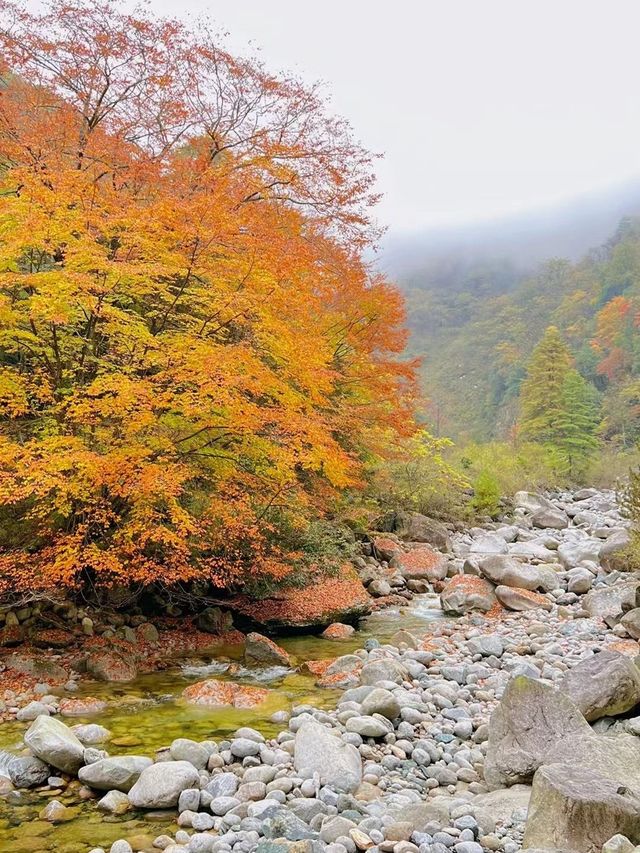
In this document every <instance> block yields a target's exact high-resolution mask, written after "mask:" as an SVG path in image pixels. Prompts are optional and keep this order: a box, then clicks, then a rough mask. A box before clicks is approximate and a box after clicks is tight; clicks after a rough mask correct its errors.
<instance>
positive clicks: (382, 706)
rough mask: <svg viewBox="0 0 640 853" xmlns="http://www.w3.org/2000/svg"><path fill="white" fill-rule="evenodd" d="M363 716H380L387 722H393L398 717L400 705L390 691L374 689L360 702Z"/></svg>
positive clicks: (381, 688) (380, 688)
mask: <svg viewBox="0 0 640 853" xmlns="http://www.w3.org/2000/svg"><path fill="white" fill-rule="evenodd" d="M361 707H362V713H363V714H367V715H369V714H381V715H382V716H383V717H386V718H387V719H388V720H395V718H396V717H398V716H399V715H400V703H399V702H398V700H397V699H396V697H395V696H394V695H393V693H392V692H391V691H390V690H385V689H384V688H383V687H374V689H373V690H372V691H371V693H369V694H368V695H367V696H365V697H364V699H363V700H362V706H361Z"/></svg>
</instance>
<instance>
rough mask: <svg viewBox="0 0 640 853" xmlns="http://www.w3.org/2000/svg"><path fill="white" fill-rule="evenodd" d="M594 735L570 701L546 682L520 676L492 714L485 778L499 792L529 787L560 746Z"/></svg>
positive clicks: (509, 687) (513, 680)
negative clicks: (522, 785) (525, 784)
mask: <svg viewBox="0 0 640 853" xmlns="http://www.w3.org/2000/svg"><path fill="white" fill-rule="evenodd" d="M590 732H591V728H590V726H589V724H588V723H587V721H586V720H585V718H584V717H583V715H582V714H581V713H580V711H579V709H578V708H577V707H576V706H575V705H574V704H573V702H571V700H570V699H568V698H567V697H566V696H564V695H563V694H562V693H559V692H558V691H557V690H554V688H553V687H549V686H548V685H546V684H544V683H543V682H542V681H537V680H535V679H533V678H528V677H527V676H526V675H518V676H516V677H515V678H512V679H511V681H509V683H508V684H507V686H506V688H505V691H504V693H503V695H502V699H501V701H500V704H499V705H498V706H497V707H496V708H495V710H494V712H493V714H492V715H491V720H490V722H489V743H488V746H487V757H486V760H485V766H484V775H485V779H486V780H487V782H488V783H489V784H490V785H491V786H492V787H496V788H498V787H504V786H505V785H507V786H508V785H515V784H516V783H518V782H529V781H531V779H532V778H533V774H534V773H535V772H536V770H537V769H538V767H540V766H541V765H542V764H545V763H546V762H547V760H548V758H549V756H550V755H552V754H553V752H554V750H555V749H556V747H557V745H558V744H559V743H560V742H562V741H563V740H565V739H567V738H570V737H573V736H575V735H587V734H588V733H590Z"/></svg>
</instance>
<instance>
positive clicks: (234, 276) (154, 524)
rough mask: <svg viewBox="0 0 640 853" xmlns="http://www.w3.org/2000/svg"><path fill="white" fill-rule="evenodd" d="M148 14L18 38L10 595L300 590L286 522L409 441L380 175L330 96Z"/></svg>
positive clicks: (7, 426) (10, 156)
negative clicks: (370, 262) (377, 222)
mask: <svg viewBox="0 0 640 853" xmlns="http://www.w3.org/2000/svg"><path fill="white" fill-rule="evenodd" d="M16 9H18V7H16V6H15V5H14V4H8V5H6V6H5V12H4V14H5V15H8V14H11V13H12V11H13V12H16ZM137 14H138V13H137ZM140 15H141V17H138V18H134V17H132V16H130V15H128V14H125V12H124V11H122V9H121V7H120V6H119V5H118V4H117V3H115V2H109V0H107V2H102V3H99V4H95V3H93V2H89V0H74V2H73V3H66V2H61V0H54V2H53V3H52V4H51V16H50V18H49V19H47V21H46V22H45V20H44V18H41V17H39V16H37V15H36V16H34V15H31V14H29V13H27V12H25V11H18V12H17V21H18V26H17V29H15V30H14V31H13V35H7V32H4V35H2V34H1V31H0V42H2V44H3V46H4V48H5V55H6V57H7V58H8V61H9V62H10V63H11V67H12V69H13V70H14V71H15V72H17V73H18V74H19V77H16V78H11V80H10V83H9V85H8V87H7V88H6V89H4V90H2V94H1V97H0V160H1V161H2V162H6V163H8V164H9V168H8V169H7V170H5V172H4V173H2V175H1V176H0V183H1V186H0V270H1V271H0V404H2V410H1V411H0V530H3V531H4V532H3V534H2V537H3V538H2V539H0V548H1V549H2V551H1V552H0V553H2V560H1V562H0V585H1V584H2V583H5V584H7V585H9V584H11V583H15V584H17V585H18V586H21V585H33V584H35V585H38V584H44V583H57V582H62V583H65V584H72V583H78V582H81V581H82V580H83V579H87V578H90V579H91V580H92V582H95V581H99V582H103V583H111V582H114V581H115V580H126V581H130V582H142V583H146V582H150V581H155V580H163V581H165V582H174V581H178V580H190V579H193V578H197V577H202V578H206V579H208V580H210V581H212V582H215V583H216V584H218V585H234V584H235V585H237V584H240V583H242V580H243V578H246V577H255V576H256V575H258V576H259V575H260V574H264V575H269V576H273V577H282V576H284V575H286V574H287V573H288V572H289V571H290V568H291V562H292V560H293V559H295V558H296V557H297V556H298V555H295V554H288V555H287V554H286V553H285V548H284V546H283V545H282V542H281V537H280V534H279V531H278V524H285V520H286V524H289V525H293V526H300V525H304V524H305V521H306V519H308V517H309V516H310V515H311V513H316V512H325V511H329V510H331V509H332V507H333V506H334V504H335V502H336V500H337V499H338V497H339V493H340V491H341V490H343V489H346V488H352V487H355V486H358V485H360V484H361V482H362V471H363V463H364V462H365V460H367V459H369V458H370V457H371V455H372V454H380V453H384V452H385V445H388V444H393V443H395V437H396V436H397V435H410V434H411V433H412V432H413V431H414V429H415V425H414V422H413V408H412V407H413V395H414V384H413V366H412V365H411V364H408V363H406V362H402V361H401V360H400V359H399V357H398V356H399V353H401V351H402V347H403V345H404V340H405V333H404V329H403V326H402V324H403V319H404V318H403V306H402V301H401V299H400V297H399V295H398V294H397V292H396V291H395V290H394V289H393V288H391V287H390V286H389V285H388V284H387V283H386V282H384V281H383V280H380V279H379V278H377V277H375V276H373V275H372V274H371V272H370V270H369V269H368V268H367V266H366V264H365V263H364V262H363V259H362V255H361V250H362V248H363V247H364V246H366V245H367V244H368V242H369V241H370V240H371V239H372V238H373V237H374V235H375V229H374V228H373V227H372V226H371V223H370V221H369V218H368V212H367V211H368V208H369V206H370V203H371V201H372V198H371V195H370V188H371V181H372V177H371V172H370V162H371V158H370V157H369V155H368V154H367V153H366V152H364V151H362V150H361V149H360V148H359V146H358V145H357V144H356V143H355V142H354V141H353V140H352V138H351V136H350V134H349V131H348V128H346V126H345V125H344V124H342V123H341V122H339V121H337V120H335V119H333V118H332V117H330V116H327V115H326V113H325V109H324V105H323V103H322V99H321V97H320V94H319V91H318V90H317V89H312V90H307V89H305V88H304V87H303V86H302V85H301V84H300V83H299V82H298V81H296V80H293V79H290V78H277V77H273V76H271V75H269V74H267V72H265V70H264V69H263V68H262V67H261V66H260V65H259V64H258V63H255V62H252V61H249V60H238V59H235V58H233V57H231V56H230V55H229V54H228V53H227V52H226V51H225V50H224V49H223V48H222V47H220V45H219V43H218V42H217V41H216V39H215V38H214V37H213V36H212V35H211V33H210V32H209V31H208V29H207V27H206V26H205V25H203V26H202V27H200V28H199V30H198V32H197V33H193V32H190V31H188V30H187V29H186V28H185V27H184V26H183V25H181V24H178V23H176V22H172V21H163V20H156V19H154V18H152V17H147V16H145V14H144V13H140ZM45 27H46V29H45ZM80 31H81V32H83V33H84V34H86V37H83V38H82V39H81V40H79V39H78V38H77V33H78V32H80ZM71 71H73V74H72V73H71ZM45 116H46V118H47V120H46V121H45ZM52 126H53V129H52ZM285 526H286V525H285ZM279 537H280V538H279ZM25 566H26V568H24V567H25Z"/></svg>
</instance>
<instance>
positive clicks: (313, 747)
mask: <svg viewBox="0 0 640 853" xmlns="http://www.w3.org/2000/svg"><path fill="white" fill-rule="evenodd" d="M293 764H294V767H295V769H296V771H297V772H298V773H300V774H301V773H302V772H303V771H305V772H306V773H308V774H310V775H312V774H314V773H317V774H318V775H319V776H320V781H321V783H322V784H324V785H329V787H331V788H334V789H335V790H337V791H345V792H347V793H351V792H352V791H355V790H356V788H358V787H359V786H360V783H361V781H362V760H361V758H360V753H359V752H358V750H357V749H356V748H355V746H353V745H352V744H350V743H345V742H344V741H343V740H341V739H340V737H338V736H337V735H335V734H333V732H332V731H331V730H330V729H327V728H325V727H324V726H323V725H321V724H320V723H317V722H316V721H315V720H306V721H305V722H304V723H303V724H302V725H301V726H300V728H299V729H298V731H297V732H296V738H295V744H294V753H293Z"/></svg>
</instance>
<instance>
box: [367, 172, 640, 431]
mask: <svg viewBox="0 0 640 853" xmlns="http://www.w3.org/2000/svg"><path fill="white" fill-rule="evenodd" d="M638 214H640V179H639V180H637V181H633V182H629V183H628V184H625V185H624V186H618V187H614V188H611V189H610V190H608V191H607V192H602V193H592V194H589V195H585V196H583V197H581V198H579V199H574V200H573V201H570V202H566V203H564V204H562V205H558V206H556V207H553V208H549V209H547V210H545V211H540V210H538V211H532V212H531V213H528V214H522V215H520V216H517V217H512V218H510V219H503V220H500V221H495V222H488V223H479V224H478V225H476V226H466V227H461V228H458V229H442V230H441V231H439V232H431V233H429V234H425V235H423V236H416V235H414V236H410V235H407V236H405V237H403V238H399V237H395V238H390V239H389V240H388V242H387V247H386V252H385V253H384V255H383V258H382V263H381V266H382V267H383V268H385V270H386V272H387V274H388V275H390V276H392V277H394V278H395V280H396V281H397V282H398V284H399V286H400V288H401V289H402V290H403V292H404V294H405V297H406V302H407V318H408V326H409V329H410V333H411V335H410V340H409V347H408V351H409V354H410V355H412V356H420V357H421V359H422V384H423V389H424V391H425V394H426V397H427V398H428V400H429V404H428V409H427V411H426V412H425V417H426V419H427V420H428V422H429V423H430V425H431V426H432V428H433V429H434V431H435V432H436V434H438V435H442V434H446V435H449V436H452V437H454V438H455V439H457V440H461V441H462V442H465V441H469V440H471V441H474V440H475V441H481V442H483V441H488V440H492V439H502V438H506V437H508V436H510V435H513V434H514V429H516V428H517V424H518V418H519V412H520V387H521V384H522V380H523V378H524V377H525V375H526V371H527V366H528V364H529V359H530V358H531V354H532V352H533V350H534V348H535V347H536V345H537V344H538V342H539V341H540V340H541V338H542V336H543V334H544V332H545V329H546V328H547V327H548V326H550V325H554V326H557V327H558V328H559V329H560V331H561V335H562V337H563V339H564V341H565V342H566V343H567V345H568V346H569V348H570V350H571V353H572V356H573V358H574V360H575V363H576V366H577V368H578V370H579V371H580V373H581V375H582V376H583V378H584V379H585V380H586V381H588V382H589V383H590V385H591V386H593V388H594V389H595V391H596V392H597V393H598V394H599V395H600V397H601V399H602V404H603V410H604V412H605V417H604V419H603V422H602V430H603V435H606V437H607V438H609V439H611V440H614V441H618V440H619V441H620V442H621V444H622V446H626V444H627V443H628V442H629V441H634V440H635V436H636V427H638V429H640V420H639V418H640V407H639V405H638V402H639V395H640V386H637V385H636V383H637V381H638V377H640V342H639V336H638V334H637V328H638V324H639V323H640V217H638ZM639 434H640V433H639Z"/></svg>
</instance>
